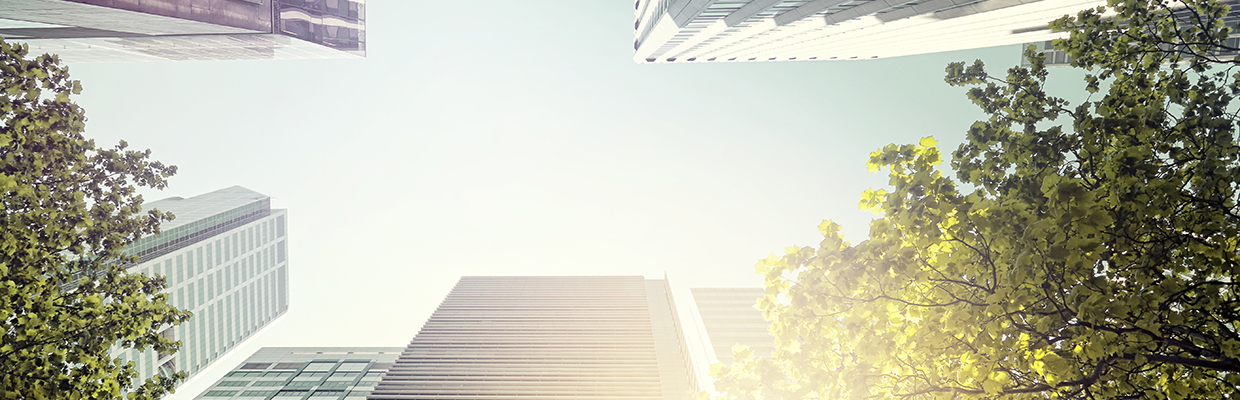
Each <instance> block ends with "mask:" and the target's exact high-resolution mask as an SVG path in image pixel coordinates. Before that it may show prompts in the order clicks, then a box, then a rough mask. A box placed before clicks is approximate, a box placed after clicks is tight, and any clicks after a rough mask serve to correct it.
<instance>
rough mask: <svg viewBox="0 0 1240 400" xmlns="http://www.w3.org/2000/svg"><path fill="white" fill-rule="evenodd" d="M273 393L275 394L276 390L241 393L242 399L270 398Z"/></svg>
mask: <svg viewBox="0 0 1240 400" xmlns="http://www.w3.org/2000/svg"><path fill="white" fill-rule="evenodd" d="M272 393H275V391H274V390H247V391H244V392H241V397H267V396H270V395H271V394H272Z"/></svg>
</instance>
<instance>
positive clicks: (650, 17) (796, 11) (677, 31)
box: [633, 0, 1106, 63]
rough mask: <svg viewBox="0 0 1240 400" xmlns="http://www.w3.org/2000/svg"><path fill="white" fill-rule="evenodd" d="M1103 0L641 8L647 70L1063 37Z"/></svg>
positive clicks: (659, 0) (655, 0)
mask: <svg viewBox="0 0 1240 400" xmlns="http://www.w3.org/2000/svg"><path fill="white" fill-rule="evenodd" d="M1105 4H1106V2H1105V1H1100V0H638V1H637V2H636V11H635V13H634V15H635V21H634V24H633V27H634V45H633V48H634V55H633V60H634V61H637V62H639V63H663V62H723V61H787V60H798V61H800V60H865V59H875V58H887V57H898V56H906V55H914V54H925V53H936V52H944V51H953V50H964V49H973V48H982V47H992V46H1002V45H1011V44H1020V43H1032V42H1043V41H1046V40H1051V39H1055V38H1057V37H1060V35H1061V34H1057V33H1054V32H1051V31H1050V29H1049V28H1048V27H1047V23H1048V22H1049V21H1051V20H1054V19H1056V18H1058V17H1060V16H1063V15H1066V14H1075V13H1076V12H1078V11H1080V10H1083V9H1085V8H1088V7H1096V6H1101V5H1105Z"/></svg>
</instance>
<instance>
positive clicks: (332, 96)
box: [71, 0, 1077, 400]
mask: <svg viewBox="0 0 1240 400" xmlns="http://www.w3.org/2000/svg"><path fill="white" fill-rule="evenodd" d="M604 3H609V4H604ZM632 21H633V15H632V2H583V1H549V0H538V1H519V2H513V1H471V2H424V1H372V2H370V3H369V4H368V7H367V39H368V43H367V46H368V49H367V51H368V57H367V58H366V59H356V60H288V61H228V62H166V63H118V64H73V65H71V73H72V74H73V77H74V78H76V79H79V80H81V81H82V83H83V86H84V88H85V89H84V91H83V94H82V95H81V96H79V97H78V98H77V101H78V102H79V104H81V105H82V106H83V107H85V108H86V110H87V116H88V117H89V122H88V124H87V134H88V135H89V136H90V137H92V138H95V139H97V141H98V142H99V144H110V143H113V142H115V141H116V140H118V139H125V140H128V141H129V143H130V144H131V146H133V147H136V148H150V149H152V151H153V153H154V157H155V158H156V159H159V160H162V161H164V162H166V163H171V164H175V165H177V166H178V167H179V168H180V172H179V174H178V175H177V176H176V177H175V178H174V179H173V180H172V185H171V187H170V188H169V189H168V190H166V191H164V192H163V193H154V194H149V195H148V199H150V200H154V199H158V198H163V197H167V196H174V195H176V196H186V197H188V196H193V195H197V194H201V193H205V192H208V191H212V190H215V189H219V188H222V187H226V186H231V185H242V186H245V187H247V188H250V189H252V190H255V191H258V192H262V193H265V194H268V195H270V196H272V197H273V202H272V203H273V206H275V207H277V208H287V209H288V210H289V222H288V223H289V228H290V231H291V239H290V240H291V242H290V256H289V257H290V269H291V280H292V281H291V292H292V294H291V296H292V298H291V309H290V311H289V313H288V314H286V315H285V316H284V317H282V318H281V319H280V320H278V321H277V322H275V323H274V324H273V325H272V326H271V327H270V328H269V329H267V330H265V331H263V332H261V333H260V334H259V335H257V336H256V337H254V338H252V339H251V340H250V341H249V342H247V343H246V344H245V345H243V346H241V347H239V348H238V349H237V350H234V351H233V352H231V353H230V354H228V356H226V357H225V358H224V359H222V360H221V361H219V362H217V363H216V365H215V366H214V367H213V368H212V369H211V370H208V371H206V372H204V373H202V374H200V375H199V376H198V378H197V379H195V380H194V381H193V382H190V384H189V385H186V386H184V387H183V389H182V390H181V391H179V392H178V393H177V394H176V395H174V396H173V397H172V399H174V400H184V399H190V398H192V397H193V396H195V395H197V394H198V393H199V392H200V391H201V390H202V389H203V388H205V387H206V386H208V385H210V384H211V383H212V382H214V381H215V380H217V379H218V378H219V377H220V376H221V375H222V374H223V373H224V372H226V371H227V370H228V369H230V368H232V367H233V366H235V365H236V364H237V363H239V362H241V360H243V359H244V358H245V357H247V356H248V355H249V354H251V353H252V352H253V351H254V350H256V349H258V348H259V347H262V346H404V345H405V344H406V343H407V342H408V341H409V339H410V338H412V337H413V335H414V333H416V331H417V330H418V328H419V327H420V326H421V325H422V322H423V321H424V320H425V318H426V317H427V316H429V315H430V313H431V312H432V311H433V310H434V308H435V307H436V306H437V305H438V303H439V301H440V300H441V299H442V298H443V296H444V295H445V294H446V293H447V292H448V290H449V289H450V288H451V286H452V284H453V283H454V282H455V281H456V279H457V277H459V276H461V275H599V274H610V275H645V276H647V277H650V278H659V277H662V276H663V274H664V272H667V273H668V274H669V275H670V278H671V279H672V283H673V284H674V285H678V286H682V287H689V286H692V287H723V286H751V287H756V286H759V285H761V283H762V281H761V279H760V278H758V277H757V276H756V275H754V273H753V265H754V264H755V262H756V261H757V260H758V259H760V258H763V257H765V256H766V255H768V254H770V253H772V252H782V249H783V248H784V247H786V246H790V245H816V244H817V242H818V241H819V240H820V239H821V236H819V235H818V233H817V228H816V227H817V226H818V224H819V223H820V222H821V221H822V220H823V219H833V220H835V221H837V222H840V223H841V224H843V225H844V229H845V232H846V235H847V236H848V238H849V239H850V240H852V241H854V242H856V241H859V240H862V239H864V237H865V234H866V232H867V231H868V226H867V224H868V222H869V220H870V218H871V215H870V214H869V213H867V212H863V211H860V210H858V208H857V201H858V198H859V195H860V193H861V191H863V190H865V189H866V188H870V187H882V186H883V185H885V184H886V181H887V178H886V176H885V175H880V174H871V173H868V172H866V167H865V161H866V159H867V157H868V154H869V153H870V152H871V151H873V150H875V149H877V148H879V147H881V146H883V145H885V144H887V143H909V142H914V141H916V140H918V139H919V138H921V137H924V136H934V137H936V138H937V139H938V140H939V143H940V145H942V146H943V148H944V151H945V152H950V151H951V150H953V149H955V147H956V146H957V145H958V144H959V142H960V140H961V139H962V138H963V134H964V132H965V130H966V129H967V128H968V126H969V125H970V124H971V123H972V122H973V121H974V120H976V119H978V118H979V117H980V113H979V112H978V111H977V110H976V108H975V107H974V106H973V105H972V104H971V103H970V102H969V101H968V100H967V99H966V98H965V97H964V95H963V89H961V88H952V87H949V86H947V85H946V84H945V83H943V68H944V67H945V66H946V64H947V63H948V62H951V61H972V60H974V59H978V58H981V59H983V60H985V61H986V62H987V63H988V64H989V65H990V66H991V67H992V68H993V69H995V70H996V71H998V70H1001V69H1003V68H1006V66H1010V65H1013V64H1015V63H1016V62H1017V61H1018V59H1019V58H1018V51H1019V49H1018V47H1016V46H1011V47H1003V48H993V49H982V50H974V51H965V52H956V53H947V54H934V55H925V56H915V57H905V58H894V59H880V60H872V61H858V62H846V61H845V62H830V61H816V62H772V63H720V64H652V65H639V64H635V63H634V62H633V61H631V58H630V57H631V54H632V41H633V37H632V26H633V22H632ZM1055 75H1056V76H1057V75H1066V76H1069V77H1066V78H1063V80H1064V81H1065V82H1068V83H1071V82H1072V81H1074V80H1075V79H1076V78H1075V76H1077V75H1076V74H1073V73H1072V71H1064V70H1058V71H1056V72H1055ZM678 300H679V301H690V299H678Z"/></svg>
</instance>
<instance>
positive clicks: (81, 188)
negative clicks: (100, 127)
mask: <svg viewBox="0 0 1240 400" xmlns="http://www.w3.org/2000/svg"><path fill="white" fill-rule="evenodd" d="M26 53H27V47H26V46H24V45H20V44H10V43H5V42H4V41H3V40H0V129H2V130H3V134H0V193H3V198H0V201H3V203H4V209H3V211H0V321H3V322H4V326H3V331H2V334H3V340H0V393H3V398H4V399H106V398H120V397H121V396H122V393H128V395H129V397H130V398H135V399H147V398H158V397H161V396H162V395H163V394H165V393H167V392H169V391H171V390H172V385H173V384H174V383H175V382H176V381H179V380H181V379H184V376H185V375H184V373H178V374H175V375H174V376H159V377H156V378H154V379H151V380H147V381H146V382H142V383H140V384H134V380H135V378H136V376H137V370H136V369H135V368H134V366H133V364H132V363H122V362H121V361H120V360H119V359H117V358H114V357H112V356H111V355H109V353H108V350H109V347H110V346H112V345H114V344H115V345H119V346H120V347H122V348H138V349H153V350H155V351H159V352H162V353H172V352H175V351H176V349H177V348H178V347H179V345H180V344H179V343H178V342H175V341H172V340H170V339H168V338H164V337H161V336H160V330H161V329H164V328H166V327H169V326H171V325H175V324H179V323H180V322H181V321H184V320H185V319H187V318H189V315H190V314H189V313H188V312H185V311H181V310H178V309H176V308H174V307H172V306H170V305H168V303H167V295H166V294H163V293H160V291H161V289H163V288H164V279H163V278H162V277H148V276H145V275H141V274H130V273H127V272H126V271H125V269H124V268H123V265H124V264H126V263H128V262H132V261H133V258H132V257H131V256H127V255H125V253H123V252H122V247H123V246H125V245H126V244H128V243H131V242H133V241H134V240H136V239H138V238H139V237H141V236H142V235H147V234H153V233H157V232H158V228H159V223H160V222H161V221H162V220H167V219H170V218H171V217H172V216H171V214H168V213H161V212H158V211H150V212H148V213H145V214H143V213H142V212H141V211H142V210H141V204H142V197H141V196H140V195H137V194H135V188H136V187H140V186H145V187H152V188H163V187H164V186H165V185H166V179H167V178H168V177H170V176H171V175H172V174H174V173H175V172H176V167H175V166H171V165H168V166H165V165H163V164H161V163H159V162H157V161H151V160H148V157H149V155H150V151H149V150H147V151H132V150H127V149H126V144H125V143H124V142H121V143H120V144H118V145H117V146H116V147H115V148H112V149H102V148H95V144H94V141H92V140H87V139H85V138H83V136H82V129H83V127H84V123H85V121H86V118H85V116H84V115H83V112H82V109H81V107H78V106H77V105H76V104H74V103H73V102H71V101H70V100H69V95H70V94H78V93H79V92H80V90H81V85H80V84H79V83H78V82H77V81H74V80H70V79H69V74H68V71H67V70H66V68H65V67H62V66H60V65H58V63H59V60H58V59H57V57H55V56H49V55H43V56H40V57H35V58H34V59H26Z"/></svg>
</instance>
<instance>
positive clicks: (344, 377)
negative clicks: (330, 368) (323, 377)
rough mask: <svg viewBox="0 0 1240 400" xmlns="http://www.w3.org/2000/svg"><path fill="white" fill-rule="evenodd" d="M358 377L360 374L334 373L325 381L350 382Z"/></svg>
mask: <svg viewBox="0 0 1240 400" xmlns="http://www.w3.org/2000/svg"><path fill="white" fill-rule="evenodd" d="M358 375H361V374H360V373H357V372H336V373H334V374H332V376H331V377H329V378H327V379H331V380H337V381H339V380H349V381H351V380H353V378H356V377H357V376H358Z"/></svg>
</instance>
